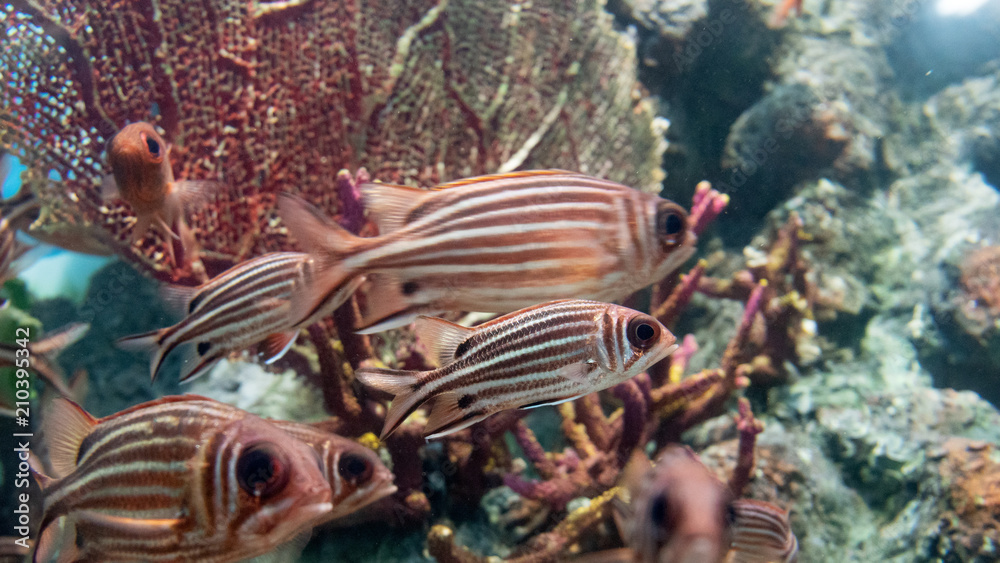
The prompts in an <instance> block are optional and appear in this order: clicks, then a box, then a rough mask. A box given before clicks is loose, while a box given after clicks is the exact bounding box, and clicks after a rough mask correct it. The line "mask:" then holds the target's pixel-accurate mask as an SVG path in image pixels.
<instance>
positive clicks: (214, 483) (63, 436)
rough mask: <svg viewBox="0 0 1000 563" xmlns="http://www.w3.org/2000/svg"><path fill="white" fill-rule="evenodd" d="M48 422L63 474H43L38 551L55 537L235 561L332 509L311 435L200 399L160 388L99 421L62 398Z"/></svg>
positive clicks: (103, 547) (72, 543)
mask: <svg viewBox="0 0 1000 563" xmlns="http://www.w3.org/2000/svg"><path fill="white" fill-rule="evenodd" d="M43 431H44V434H45V436H46V441H47V444H48V448H49V454H50V459H51V465H52V468H53V475H54V477H55V478H53V479H50V478H48V477H45V476H44V475H41V474H38V473H37V472H36V477H37V478H38V480H39V483H40V485H41V486H42V490H43V499H42V505H43V514H42V519H41V527H40V538H41V539H40V540H39V542H38V548H37V549H36V552H35V561H43V560H46V559H47V557H49V556H51V555H52V552H53V551H54V549H55V546H56V544H57V543H58V544H61V546H62V547H61V550H60V551H61V554H60V560H62V558H64V557H65V558H66V560H70V561H147V562H181V561H202V562H214V563H222V562H229V561H237V560H240V559H245V558H249V557H256V556H258V555H261V554H264V553H267V552H269V551H271V550H273V549H274V548H275V547H277V546H279V545H281V544H283V543H285V542H288V541H290V540H292V539H294V538H295V537H297V536H299V535H301V534H302V533H303V532H306V531H309V530H311V528H312V526H314V525H315V524H316V523H317V522H321V521H323V520H324V519H326V517H327V515H328V514H329V513H330V512H331V510H333V505H332V502H331V498H332V491H331V487H330V484H329V483H328V481H327V479H326V477H325V476H324V475H323V474H322V473H321V463H320V459H319V456H318V455H317V452H316V451H315V450H314V449H313V448H312V447H311V446H310V445H309V444H306V443H305V442H302V441H301V440H296V439H294V438H293V437H291V436H290V435H289V434H288V433H287V432H284V431H283V430H281V429H279V428H278V427H277V426H275V425H274V424H272V423H270V422H268V421H265V420H263V419H261V418H258V417H256V416H254V415H251V414H249V413H247V412H245V411H242V410H240V409H237V408H235V407H231V406H229V405H226V404H224V403H219V402H217V401H213V400H211V399H207V398H204V397H197V396H193V395H192V396H181V397H164V398H162V399H159V400H156V401H152V402H149V403H144V404H141V405H138V406H135V407H132V408H130V409H127V410H125V411H122V412H120V413H117V414H114V415H111V416H108V417H105V418H102V419H95V418H93V417H91V416H90V415H89V414H87V413H86V412H85V411H84V410H83V409H82V408H80V407H79V406H78V405H76V404H75V403H72V402H70V401H66V400H64V399H57V400H56V401H54V402H53V404H52V408H51V410H50V411H49V412H47V413H46V418H45V420H44V422H43ZM60 519H64V522H65V523H66V527H65V530H66V532H67V533H66V534H65V537H64V541H62V542H59V541H57V539H56V534H57V532H58V529H57V528H58V527H57V526H56V525H55V524H56V522H57V521H58V520H60ZM72 557H75V559H74V558H72Z"/></svg>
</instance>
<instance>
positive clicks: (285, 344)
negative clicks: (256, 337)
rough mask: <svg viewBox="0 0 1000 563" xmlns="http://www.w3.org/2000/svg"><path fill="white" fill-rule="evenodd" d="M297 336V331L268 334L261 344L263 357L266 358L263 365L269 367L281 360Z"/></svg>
mask: <svg viewBox="0 0 1000 563" xmlns="http://www.w3.org/2000/svg"><path fill="white" fill-rule="evenodd" d="M298 335H299V331H298V330H286V331H285V332H275V333H273V334H268V335H267V337H266V338H264V341H263V342H261V346H262V348H263V353H264V356H265V357H266V358H267V359H265V360H264V363H265V364H267V365H271V364H273V363H274V362H276V361H278V360H279V359H281V357H282V356H284V355H285V352H288V350H289V349H290V348H291V347H292V344H294V343H295V338H296V337H297V336H298Z"/></svg>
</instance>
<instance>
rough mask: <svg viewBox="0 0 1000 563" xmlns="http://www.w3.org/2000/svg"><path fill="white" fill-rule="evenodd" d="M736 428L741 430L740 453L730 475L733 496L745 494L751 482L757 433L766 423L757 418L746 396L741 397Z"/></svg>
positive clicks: (730, 487)
mask: <svg viewBox="0 0 1000 563" xmlns="http://www.w3.org/2000/svg"><path fill="white" fill-rule="evenodd" d="M736 429H737V430H739V432H740V445H739V454H738V457H737V459H736V467H735V468H733V473H732V475H731V476H730V477H729V490H730V491H732V493H733V496H735V497H740V496H742V495H743V489H745V488H746V486H747V483H749V482H750V476H751V475H752V474H753V468H754V465H755V464H756V460H755V458H754V446H755V445H756V444H757V434H760V433H761V432H763V431H764V423H763V422H761V421H759V420H757V419H755V418H754V416H753V411H752V410H750V401H748V400H747V399H746V397H741V398H740V401H739V414H738V415H736Z"/></svg>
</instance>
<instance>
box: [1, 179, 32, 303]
mask: <svg viewBox="0 0 1000 563" xmlns="http://www.w3.org/2000/svg"><path fill="white" fill-rule="evenodd" d="M38 208H39V204H38V201H37V200H36V199H35V198H34V197H33V196H32V194H31V192H29V191H28V190H21V192H19V193H18V194H17V195H16V196H14V197H12V198H9V199H5V200H3V201H0V285H3V283H4V282H6V281H7V280H9V279H11V278H14V277H17V274H18V273H19V271H20V269H21V268H20V267H19V265H18V264H17V261H18V259H20V258H21V257H23V256H24V254H25V253H26V252H28V251H29V250H31V249H32V248H33V247H32V246H31V245H29V244H27V243H24V242H22V241H20V240H18V239H17V231H18V228H19V227H25V226H26V225H28V224H30V223H31V221H32V220H33V218H35V217H36V216H37V213H38Z"/></svg>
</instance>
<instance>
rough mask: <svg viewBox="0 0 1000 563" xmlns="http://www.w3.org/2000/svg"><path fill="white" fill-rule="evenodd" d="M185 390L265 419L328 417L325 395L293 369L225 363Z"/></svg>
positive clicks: (247, 363)
mask: <svg viewBox="0 0 1000 563" xmlns="http://www.w3.org/2000/svg"><path fill="white" fill-rule="evenodd" d="M183 389H184V391H185V392H187V393H194V394H196V395H204V396H206V397H209V398H211V399H215V400H217V401H221V402H223V403H226V404H229V405H233V406H234V407H238V408H240V409H243V410H245V411H247V412H249V413H251V414H255V415H257V416H260V417H263V418H274V419H278V420H294V421H297V422H310V421H314V420H320V419H323V418H325V417H326V411H324V410H323V399H322V396H321V395H320V394H319V393H317V392H316V389H315V388H314V387H312V386H311V385H309V384H308V383H307V382H306V381H305V379H304V378H303V377H300V376H299V375H297V374H296V373H295V372H294V371H292V370H287V371H284V372H282V373H273V372H271V371H267V370H266V369H265V368H264V367H262V366H260V365H259V364H255V363H249V362H243V361H238V360H236V361H234V360H223V361H221V362H219V363H218V364H217V365H216V366H215V367H214V368H212V369H211V371H209V372H208V374H207V375H205V376H204V377H200V378H198V379H196V380H194V381H193V382H192V383H191V384H190V385H185V386H184V388H183Z"/></svg>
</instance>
